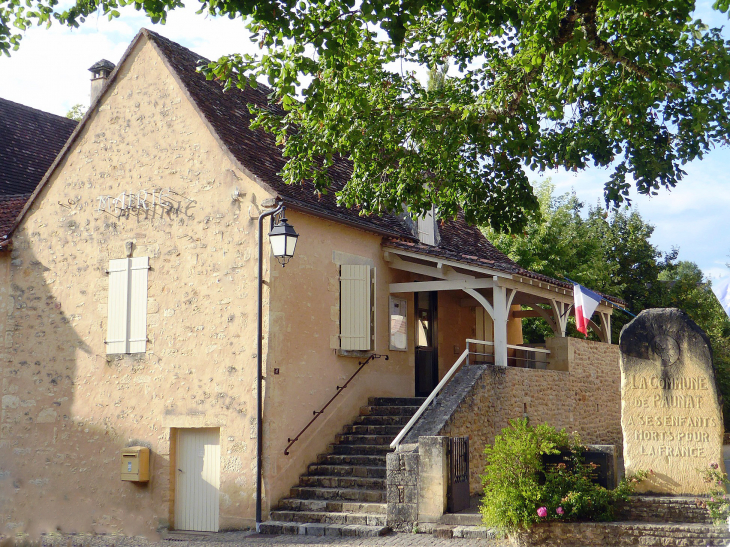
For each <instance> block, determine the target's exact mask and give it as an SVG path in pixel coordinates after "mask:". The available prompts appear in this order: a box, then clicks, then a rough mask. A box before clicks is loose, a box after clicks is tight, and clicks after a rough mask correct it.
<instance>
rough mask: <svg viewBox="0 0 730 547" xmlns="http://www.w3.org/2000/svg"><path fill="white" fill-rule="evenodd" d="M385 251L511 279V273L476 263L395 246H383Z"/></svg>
mask: <svg viewBox="0 0 730 547" xmlns="http://www.w3.org/2000/svg"><path fill="white" fill-rule="evenodd" d="M384 251H385V252H387V253H388V254H390V255H400V256H407V257H410V258H417V259H418V260H426V261H429V262H434V263H441V264H443V265H444V266H451V267H452V268H460V269H462V270H471V271H473V272H478V273H481V274H486V275H491V276H498V277H500V278H502V279H512V274H508V273H505V272H500V271H498V270H494V269H492V268H489V267H482V266H477V265H476V264H467V263H465V262H458V261H456V260H448V259H445V258H440V257H434V256H430V255H427V254H421V253H415V252H413V251H406V250H403V249H396V248H395V247H385V249H384Z"/></svg>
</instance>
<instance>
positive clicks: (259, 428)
mask: <svg viewBox="0 0 730 547" xmlns="http://www.w3.org/2000/svg"><path fill="white" fill-rule="evenodd" d="M262 205H263V204H262ZM283 208H284V203H283V202H279V203H277V205H276V209H272V210H271V211H267V212H265V213H261V215H259V231H258V236H259V265H258V268H259V278H258V292H259V298H258V313H257V316H258V317H257V319H258V324H257V334H256V532H257V533H258V532H260V528H261V481H262V479H261V474H262V465H261V461H262V459H263V452H264V443H263V433H264V422H263V411H264V408H263V406H264V405H263V398H262V394H261V381H262V380H263V377H264V371H263V360H262V358H261V353H262V351H263V348H262V346H263V344H262V339H263V337H264V332H263V330H264V327H263V318H262V315H263V312H262V308H263V292H264V291H263V279H262V278H263V275H264V260H263V258H264V257H263V253H264V234H263V226H264V218H266V217H270V216H273V215H275V214H276V213H278V212H279V211H281V210H282V209H283Z"/></svg>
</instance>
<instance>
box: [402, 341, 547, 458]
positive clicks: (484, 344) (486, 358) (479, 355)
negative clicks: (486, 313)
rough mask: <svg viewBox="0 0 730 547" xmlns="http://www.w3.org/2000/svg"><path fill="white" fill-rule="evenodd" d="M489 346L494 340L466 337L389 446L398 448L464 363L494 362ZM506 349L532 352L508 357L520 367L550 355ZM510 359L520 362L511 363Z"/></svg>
mask: <svg viewBox="0 0 730 547" xmlns="http://www.w3.org/2000/svg"><path fill="white" fill-rule="evenodd" d="M490 347H491V348H493V347H494V342H488V341H485V340H474V339H472V338H467V340H466V349H465V350H464V352H463V353H462V354H461V355H460V356H459V358H458V359H457V360H456V362H455V363H454V365H453V366H452V367H451V368H450V369H449V371H448V372H447V373H446V375H445V376H444V377H443V378H442V379H441V381H440V382H439V383H438V385H437V386H436V387H435V388H434V390H433V391H432V392H431V393H430V394H429V396H428V397H426V400H425V401H423V404H422V405H421V406H420V407H419V409H418V410H417V411H416V413H415V414H414V415H413V417H412V418H411V419H410V420H409V421H408V423H407V424H406V425H405V426H404V427H403V429H401V431H400V433H398V435H397V436H396V438H395V439H393V442H392V443H390V447H391V448H398V445H400V443H401V441H402V440H403V439H404V438H405V437H406V435H408V432H409V431H410V430H411V429H413V426H414V425H416V422H418V420H419V419H420V418H421V415H422V414H423V413H424V412H426V409H427V408H428V406H429V405H430V404H431V403H432V402H433V400H434V399H436V397H437V396H438V395H439V393H441V391H442V390H443V388H444V387H445V386H446V384H448V383H449V381H450V380H451V378H453V377H454V375H455V374H456V373H457V371H458V370H459V369H460V368H461V366H462V365H463V364H464V363H466V364H467V365H469V364H471V365H481V364H492V365H493V364H494V350H492V353H489V352H487V351H486V350H487V349H489V348H490ZM507 349H508V350H509V349H512V350H515V353H516V352H518V351H519V352H523V353H524V354H528V353H532V354H533V356H532V357H522V356H514V357H508V359H507V363H508V366H519V367H522V368H537V366H536V363H537V362H538V358H539V359H540V360H541V362H545V363H547V359H548V356H549V355H550V350H547V349H543V348H531V347H529V346H514V345H511V344H507ZM490 358H491V359H490ZM510 361H512V362H515V363H521V364H517V365H512V364H511V362H510ZM530 364H532V365H533V366H529V365H530Z"/></svg>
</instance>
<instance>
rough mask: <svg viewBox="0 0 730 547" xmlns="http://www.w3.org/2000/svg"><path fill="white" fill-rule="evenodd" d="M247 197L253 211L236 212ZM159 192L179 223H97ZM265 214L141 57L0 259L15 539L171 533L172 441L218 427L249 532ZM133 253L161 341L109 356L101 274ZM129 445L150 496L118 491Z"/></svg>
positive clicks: (157, 213)
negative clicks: (147, 470)
mask: <svg viewBox="0 0 730 547" xmlns="http://www.w3.org/2000/svg"><path fill="white" fill-rule="evenodd" d="M235 187H238V188H239V191H240V192H241V193H242V194H243V195H245V196H246V198H245V201H243V202H241V201H234V200H232V198H231V193H232V190H233V189H234V188H235ZM159 188H164V189H168V188H169V189H170V190H169V192H167V191H166V193H167V194H168V195H169V201H171V202H173V203H174V206H173V207H170V208H162V207H159V206H153V205H152V204H151V202H148V205H149V207H148V209H147V210H146V211H141V212H140V214H139V215H135V214H131V215H129V216H125V215H121V216H113V215H112V214H110V213H109V212H104V211H99V206H100V202H99V200H98V198H99V196H102V195H111V196H118V195H119V194H121V193H122V192H126V193H127V194H129V193H136V192H139V191H144V190H147V192H148V193H150V194H151V191H152V190H153V189H159ZM158 195H159V194H158ZM266 197H268V196H267V195H266V194H265V193H264V192H263V191H262V190H261V188H260V187H258V186H257V185H255V184H253V183H252V182H251V181H250V180H248V179H247V178H246V176H245V175H244V174H243V173H242V172H241V171H240V170H239V169H237V168H236V166H235V165H234V164H233V163H232V162H231V161H230V160H229V159H228V157H227V155H226V154H225V152H224V151H223V150H222V149H221V148H220V146H219V145H218V144H217V142H216V141H215V139H214V138H213V136H212V135H211V134H210V132H209V131H208V130H207V129H206V127H205V125H204V124H203V122H202V120H201V119H200V118H199V116H198V115H197V113H196V112H195V111H194V109H193V108H192V106H191V105H190V103H189V102H188V101H187V100H186V98H185V95H184V93H183V90H182V89H181V88H180V87H179V86H178V84H177V83H176V82H175V80H174V79H173V77H172V75H171V74H170V73H169V72H168V71H166V70H165V69H164V67H163V63H162V60H161V58H160V56H159V55H158V54H157V52H156V51H155V50H154V47H153V46H152V45H151V43H149V42H146V41H144V40H143V41H141V42H140V43H139V44H138V46H137V48H136V49H135V50H134V51H133V52H131V57H130V62H129V63H127V64H126V65H125V66H123V67H122V69H121V73H120V74H119V77H118V78H117V81H116V84H115V85H114V86H113V87H112V88H111V89H109V90H108V91H107V93H106V95H105V97H104V100H102V102H101V103H100V105H99V107H98V112H97V113H96V114H95V116H94V117H93V118H92V119H91V120H90V123H88V124H87V125H86V127H85V128H84V130H83V132H82V133H81V134H80V135H79V137H78V139H77V140H76V141H75V143H74V145H73V147H72V149H71V150H70V152H69V154H68V155H67V157H66V159H65V160H64V162H63V163H62V165H60V166H59V168H58V169H57V170H56V171H55V174H54V175H53V176H52V178H51V179H50V180H49V182H48V184H47V185H46V186H45V188H44V189H43V191H42V193H41V194H40V195H39V196H38V199H36V200H35V202H34V204H33V206H32V207H31V209H30V210H29V212H28V214H27V215H26V217H25V219H24V221H23V223H22V224H21V226H20V227H19V229H18V230H17V231H16V232H15V234H14V237H13V251H12V255H11V256H10V257H5V258H4V259H3V264H2V273H3V279H2V285H1V287H0V296H1V299H0V309H1V310H2V316H3V318H4V320H3V321H2V323H1V325H0V327H1V328H2V333H0V336H2V339H3V340H4V348H3V352H2V356H1V357H0V359H1V362H2V430H1V431H0V462H3V463H2V464H0V465H2V468H3V474H2V479H1V480H0V500H2V501H1V502H0V504H1V505H0V523H2V531H3V532H4V533H13V532H30V533H37V532H40V531H49V530H53V529H55V528H56V527H60V529H61V530H63V531H66V532H73V531H91V530H94V531H98V532H104V531H107V532H112V531H117V530H124V531H126V532H149V531H154V530H155V529H157V528H160V527H167V526H170V525H172V524H173V523H172V522H171V521H172V505H173V504H172V503H171V502H172V500H173V497H174V480H171V478H173V479H174V476H175V475H174V473H171V468H170V462H171V460H170V455H171V441H174V434H175V431H176V428H182V427H185V428H188V427H203V426H205V427H219V428H221V435H220V444H221V454H222V456H221V490H220V499H221V503H220V508H221V509H220V512H221V519H220V523H221V527H222V528H230V527H233V528H237V527H242V526H243V525H244V524H246V522H247V520H246V519H245V518H244V517H246V516H248V515H250V513H251V511H252V507H253V505H252V504H253V499H252V498H253V492H254V490H253V489H254V483H253V481H252V475H251V471H250V468H251V461H252V459H253V458H254V454H255V444H256V443H255V428H254V415H255V414H254V412H255V391H254V387H255V359H256V358H255V352H256V346H255V332H256V322H255V319H256V315H255V313H256V312H255V304H256V300H255V299H256V284H255V280H256V274H255V272H256V268H255V256H256V240H255V233H256V231H255V222H254V221H253V220H252V219H251V218H250V217H249V215H248V211H247V208H248V206H249V205H250V203H251V202H253V201H258V202H260V201H261V200H262V199H265V198H266ZM129 250H131V251H132V256H135V257H137V256H148V257H149V258H150V264H151V270H150V271H149V278H148V305H147V331H148V338H149V342H148V343H147V351H146V352H145V353H139V354H132V355H119V356H107V354H106V348H105V343H104V341H105V338H106V328H107V325H106V323H107V292H108V275H107V274H106V270H107V269H108V267H109V260H110V259H116V258H124V257H126V256H128V254H129ZM266 270H267V276H268V264H267V267H266ZM134 444H142V445H144V446H148V447H149V448H150V449H151V452H152V456H151V459H152V461H151V471H152V473H151V480H150V482H149V483H146V484H144V483H141V484H135V483H129V482H122V481H121V480H120V478H119V459H120V449H121V448H122V447H124V446H128V445H134ZM7 462H12V464H10V465H8V463H7Z"/></svg>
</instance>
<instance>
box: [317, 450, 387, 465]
mask: <svg viewBox="0 0 730 547" xmlns="http://www.w3.org/2000/svg"><path fill="white" fill-rule="evenodd" d="M317 465H354V466H367V467H383V468H385V454H364V455H357V454H332V453H326V454H319V455H318V456H317Z"/></svg>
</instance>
